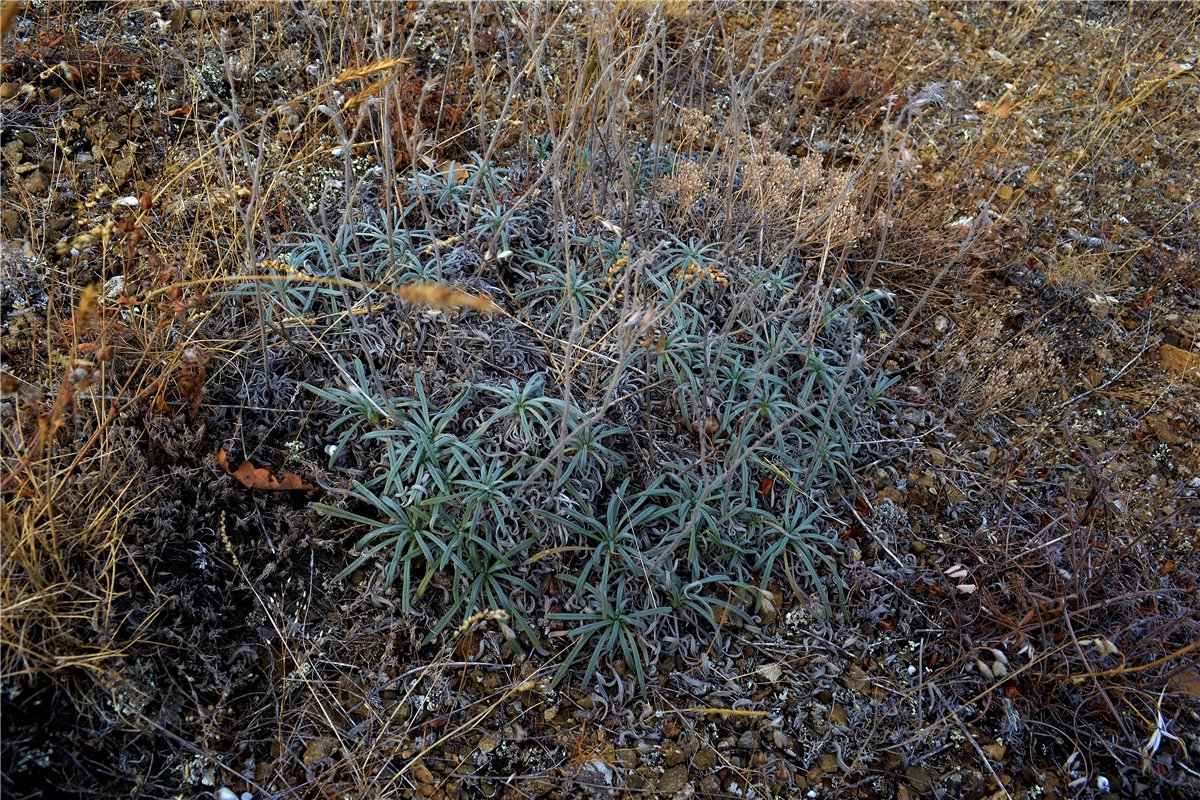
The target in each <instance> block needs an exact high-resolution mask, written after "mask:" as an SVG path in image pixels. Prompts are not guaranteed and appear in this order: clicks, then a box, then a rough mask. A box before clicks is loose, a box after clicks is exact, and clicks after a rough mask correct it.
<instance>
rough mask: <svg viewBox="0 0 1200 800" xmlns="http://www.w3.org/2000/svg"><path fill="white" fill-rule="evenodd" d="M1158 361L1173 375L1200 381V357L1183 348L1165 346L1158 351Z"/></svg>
mask: <svg viewBox="0 0 1200 800" xmlns="http://www.w3.org/2000/svg"><path fill="white" fill-rule="evenodd" d="M1158 359H1159V361H1161V362H1162V365H1163V369H1165V370H1166V371H1167V372H1169V373H1171V374H1172V375H1179V376H1181V377H1185V378H1191V379H1192V380H1200V355H1196V354H1195V353H1192V352H1190V351H1188V350H1184V349H1183V348H1181V347H1176V346H1175V345H1172V344H1164V345H1162V346H1161V347H1160V348H1159V349H1158Z"/></svg>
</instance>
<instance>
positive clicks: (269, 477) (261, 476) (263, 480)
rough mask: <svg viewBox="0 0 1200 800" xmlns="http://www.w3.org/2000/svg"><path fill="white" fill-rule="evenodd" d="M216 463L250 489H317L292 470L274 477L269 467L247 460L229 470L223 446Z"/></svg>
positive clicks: (307, 490)
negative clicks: (259, 465) (256, 464)
mask: <svg viewBox="0 0 1200 800" xmlns="http://www.w3.org/2000/svg"><path fill="white" fill-rule="evenodd" d="M217 465H218V466H220V467H221V469H222V470H224V471H225V473H226V474H227V475H232V476H233V477H235V478H237V480H238V481H239V482H240V483H241V484H242V485H243V486H247V487H249V488H251V489H262V490H264V491H302V492H315V491H316V490H317V487H316V486H313V485H312V484H311V483H305V482H304V481H302V480H301V479H300V476H299V475H297V474H296V473H294V472H285V473H283V474H282V475H281V476H279V477H276V476H275V474H274V472H272V470H271V468H270V467H256V466H254V465H253V464H251V463H250V462H249V461H243V462H242V465H241V466H240V467H238V468H237V469H235V470H231V469H230V468H229V454H228V453H227V452H225V448H224V447H222V448H221V449H220V450H218V451H217Z"/></svg>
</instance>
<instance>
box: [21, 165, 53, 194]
mask: <svg viewBox="0 0 1200 800" xmlns="http://www.w3.org/2000/svg"><path fill="white" fill-rule="evenodd" d="M48 188H50V181H48V180H46V173H44V172H42V171H41V170H40V169H37V170H34V171H33V172H31V173H29V177H27V178H26V179H25V189H26V191H28V192H29V193H30V194H42V193H43V192H45V191H46V190H47V189H48Z"/></svg>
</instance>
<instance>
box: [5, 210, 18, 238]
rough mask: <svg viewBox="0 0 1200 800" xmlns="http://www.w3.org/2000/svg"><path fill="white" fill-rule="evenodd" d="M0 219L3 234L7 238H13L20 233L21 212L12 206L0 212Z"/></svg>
mask: <svg viewBox="0 0 1200 800" xmlns="http://www.w3.org/2000/svg"><path fill="white" fill-rule="evenodd" d="M0 221H2V224H3V227H4V235H5V236H7V237H8V238H9V239H15V238H17V237H18V236H20V235H21V212H19V211H17V210H16V209H13V208H6V209H5V210H4V211H3V212H0Z"/></svg>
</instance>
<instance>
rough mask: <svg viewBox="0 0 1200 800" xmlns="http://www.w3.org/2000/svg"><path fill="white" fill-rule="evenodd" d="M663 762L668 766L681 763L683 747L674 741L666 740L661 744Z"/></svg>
mask: <svg viewBox="0 0 1200 800" xmlns="http://www.w3.org/2000/svg"><path fill="white" fill-rule="evenodd" d="M662 758H663V763H664V764H666V765H667V766H668V767H676V766H679V765H680V764H682V763H683V759H684V752H683V748H682V747H680V746H679V745H677V744H676V743H675V742H666V743H664V744H663V746H662Z"/></svg>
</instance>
